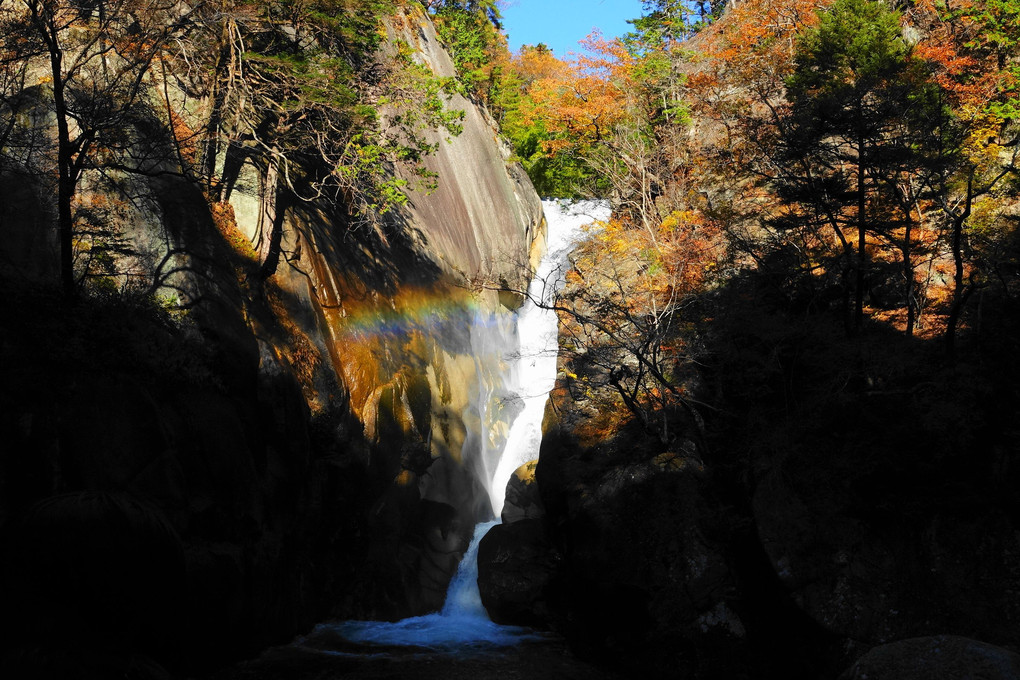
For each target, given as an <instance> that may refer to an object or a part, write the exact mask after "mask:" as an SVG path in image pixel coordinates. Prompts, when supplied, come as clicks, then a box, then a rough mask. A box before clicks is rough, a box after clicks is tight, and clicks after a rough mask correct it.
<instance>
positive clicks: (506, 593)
mask: <svg viewBox="0 0 1020 680" xmlns="http://www.w3.org/2000/svg"><path fill="white" fill-rule="evenodd" d="M560 561H561V558H560V555H559V553H558V552H557V551H556V549H555V548H554V547H553V545H552V543H551V542H550V540H549V537H548V535H547V534H546V531H545V526H544V525H543V523H542V520H538V519H521V520H518V521H516V522H514V523H513V524H497V525H496V526H494V527H492V528H491V529H489V532H488V533H487V534H485V537H484V538H483V539H482V542H481V543H480V544H479V546H478V591H479V593H480V595H481V597H482V604H483V605H485V609H486V610H487V611H488V612H489V618H491V619H492V620H493V621H495V622H496V623H502V624H511V625H519V626H533V627H537V628H544V627H546V626H548V625H549V622H550V620H552V618H553V612H552V609H551V607H550V600H551V599H554V598H555V597H556V596H557V593H556V591H557V585H556V578H557V570H558V569H559V566H560Z"/></svg>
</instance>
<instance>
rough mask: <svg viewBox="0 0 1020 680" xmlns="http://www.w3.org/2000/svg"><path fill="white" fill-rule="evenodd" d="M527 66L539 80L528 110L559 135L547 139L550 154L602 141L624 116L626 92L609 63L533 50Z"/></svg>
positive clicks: (532, 86)
mask: <svg viewBox="0 0 1020 680" xmlns="http://www.w3.org/2000/svg"><path fill="white" fill-rule="evenodd" d="M523 60H524V55H522V61H523ZM526 66H527V67H529V68H530V69H531V72H530V75H532V76H533V77H534V80H533V81H532V82H531V84H530V86H529V88H528V94H529V95H530V97H529V101H528V102H527V103H526V104H525V105H524V106H522V110H523V113H524V116H525V118H526V119H527V120H529V122H533V121H535V120H541V121H542V122H544V124H545V127H546V129H547V131H548V132H549V133H551V134H552V135H554V136H556V137H558V138H557V139H553V140H550V141H549V142H547V143H546V145H547V149H546V150H547V152H552V151H558V150H561V149H563V148H566V147H572V146H583V145H585V144H590V143H593V142H598V141H601V140H603V139H605V137H606V136H607V135H608V134H609V132H610V131H611V130H612V129H613V128H614V127H615V126H616V125H618V124H619V123H620V122H621V121H622V120H623V118H624V115H625V113H626V105H625V104H626V102H625V95H624V91H623V89H622V88H621V87H620V86H619V85H618V84H617V83H615V82H614V81H613V79H612V78H611V71H610V69H609V62H608V61H604V60H601V59H594V58H589V57H582V58H579V59H578V60H577V61H574V62H563V61H559V60H555V58H554V57H552V55H551V54H546V55H535V54H529V55H528V61H527V63H526Z"/></svg>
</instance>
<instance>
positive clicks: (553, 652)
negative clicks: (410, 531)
mask: <svg viewBox="0 0 1020 680" xmlns="http://www.w3.org/2000/svg"><path fill="white" fill-rule="evenodd" d="M544 207H545V212H546V216H547V219H548V225H549V233H548V241H547V251H546V254H545V256H544V257H543V259H542V262H541V263H540V264H539V266H538V269H537V271H536V272H535V279H534V281H533V282H532V283H531V286H530V287H529V290H528V296H527V298H528V299H526V300H525V302H524V304H523V305H522V307H521V308H520V309H519V310H518V311H517V312H516V314H515V317H516V319H515V324H513V328H511V329H510V331H511V332H509V333H508V332H507V331H506V330H505V326H503V325H501V324H485V323H479V324H477V328H478V329H479V332H478V334H477V336H475V334H474V332H473V336H472V347H473V348H476V349H478V350H479V351H492V350H493V349H494V348H495V349H496V350H498V351H499V352H502V353H503V355H504V359H505V361H504V363H505V364H506V365H507V370H506V376H505V379H504V381H503V382H502V383H500V384H498V385H491V384H490V385H486V386H483V385H480V386H479V398H478V400H477V402H476V404H475V405H474V406H473V408H474V409H475V411H474V413H475V416H476V418H475V419H476V420H477V421H479V422H487V418H485V417H484V416H485V415H486V409H487V408H489V405H490V404H492V403H495V402H498V401H499V400H500V399H510V400H512V401H516V402H517V403H518V404H519V406H520V409H519V411H518V413H517V415H516V416H515V417H514V419H513V421H512V423H511V424H510V428H509V432H508V433H507V436H506V438H505V440H503V441H501V442H498V443H496V442H494V440H493V439H492V438H490V437H486V436H482V434H483V433H476V436H475V437H474V438H469V440H468V441H467V442H465V450H464V451H463V455H464V456H465V458H471V457H473V458H475V459H477V461H478V463H479V464H478V468H479V469H480V471H481V475H482V479H481V481H482V482H483V485H484V487H485V488H486V490H487V491H488V493H489V496H490V501H491V505H492V509H493V514H494V515H495V516H497V517H498V516H499V514H500V511H501V510H502V508H503V501H504V491H505V488H506V483H507V481H508V480H509V478H510V475H512V474H513V472H514V471H515V470H516V469H517V468H518V466H520V465H521V464H523V463H525V462H527V461H530V460H533V459H535V458H537V457H538V450H539V446H540V444H541V438H542V433H541V423H542V416H543V413H544V410H545V402H546V400H547V398H548V393H549V390H551V389H552V387H553V385H554V384H555V380H556V355H557V352H558V341H557V331H558V328H557V318H556V313H555V312H554V311H553V310H551V309H548V307H549V306H550V305H551V304H552V303H553V302H554V300H555V296H556V294H557V292H558V291H559V290H560V288H561V287H562V286H563V283H564V279H565V277H566V269H567V267H568V266H569V263H568V256H569V253H570V251H571V249H572V248H573V246H574V244H575V243H576V242H577V240H578V239H579V238H580V237H581V236H582V234H583V233H584V232H583V229H584V226H585V225H586V224H589V223H591V222H592V221H593V220H605V219H608V217H609V207H608V205H607V204H605V203H602V202H580V203H575V204H573V205H570V204H564V203H560V202H554V201H545V202H544ZM536 302H537V303H538V304H536ZM490 328H498V329H499V330H498V332H496V331H492V330H490ZM469 449H471V450H469ZM498 523H499V521H498V520H494V521H491V522H486V523H482V524H479V525H478V526H476V527H475V531H474V536H473V538H472V540H471V544H470V546H469V547H468V549H467V551H466V552H465V553H464V556H463V558H462V559H461V562H460V566H459V567H458V569H457V573H456V574H455V575H454V577H453V579H452V580H451V582H450V586H449V589H448V590H447V595H446V603H445V604H444V606H443V609H442V610H441V611H439V612H435V613H432V614H427V615H424V616H416V617H412V618H408V619H402V620H400V621H396V622H387V621H333V622H327V623H322V624H319V625H318V626H316V627H315V629H314V630H312V632H310V633H309V634H308V635H306V636H304V637H301V638H299V639H297V640H295V641H294V642H293V643H291V644H289V645H287V646H283V647H275V648H273V649H270V650H268V651H266V652H265V653H263V654H262V656H260V657H259V658H258V659H255V660H253V661H248V662H245V663H242V664H239V665H237V666H234V667H231V668H229V669H227V670H225V671H223V672H222V673H219V674H217V675H215V676H213V677H214V680H249V679H250V680H263V679H265V680H270V679H272V680H312V679H313V678H314V679H315V680H332V679H333V678H413V679H420V678H424V679H431V678H435V679H437V680H438V679H443V680H458V679H460V678H463V679H464V680H486V679H488V678H493V679H495V678H499V679H500V680H515V679H518V678H519V679H521V680H524V679H528V680H544V679H546V678H548V679H550V680H552V679H554V678H555V679H566V680H573V679H575V678H576V679H577V680H612V679H614V678H618V677H620V676H618V675H615V674H613V673H611V672H609V671H607V670H605V669H601V668H598V667H595V666H591V665H589V664H587V663H585V662H582V661H580V660H578V659H577V658H575V657H574V656H573V654H571V653H570V651H569V650H568V648H567V645H566V643H565V642H564V640H563V639H562V638H559V637H557V636H555V635H552V634H550V633H543V632H539V631H535V630H532V629H529V628H520V627H516V626H502V625H498V624H495V623H493V622H492V621H490V620H489V617H488V614H487V613H486V611H485V608H484V607H483V606H482V602H481V598H480V596H479V594H478V544H479V542H480V541H481V539H482V537H483V536H484V535H485V532H486V531H488V530H489V529H490V528H492V527H493V526H495V525H496V524H498Z"/></svg>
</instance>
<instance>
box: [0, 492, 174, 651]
mask: <svg viewBox="0 0 1020 680" xmlns="http://www.w3.org/2000/svg"><path fill="white" fill-rule="evenodd" d="M2 554H3V560H2V562H3V564H2V568H3V581H4V584H5V587H6V589H7V595H6V596H5V597H4V606H3V607H2V608H0V631H2V632H3V635H4V641H5V642H6V643H8V644H10V643H11V641H12V640H24V641H25V643H26V644H25V648H26V649H29V648H32V647H36V646H43V647H47V648H51V649H64V650H69V651H68V653H69V654H71V655H72V656H73V655H76V654H78V653H79V651H80V650H87V653H88V654H90V655H93V656H96V657H100V656H102V655H103V654H107V655H109V654H113V655H114V656H116V655H118V654H119V653H121V652H130V651H131V650H141V651H142V652H144V653H145V654H148V655H150V656H152V657H154V658H160V659H164V660H173V659H174V658H175V657H178V656H179V654H180V641H181V633H182V623H183V618H182V615H183V613H184V610H183V607H182V604H183V603H182V595H183V593H184V592H185V569H184V556H183V553H182V549H181V543H180V539H179V538H178V536H177V533H176V532H175V531H174V529H173V528H172V527H171V525H170V523H169V522H168V521H167V519H166V518H165V517H164V516H163V513H162V512H161V511H160V510H159V509H157V508H156V507H154V506H152V505H149V504H147V503H143V502H140V501H138V500H137V499H135V498H132V497H130V496H128V495H126V494H120V493H103V492H95V491H93V492H79V493H70V494H64V495H60V496H54V497H52V498H47V499H45V500H43V501H40V502H39V503H37V504H36V505H35V506H33V507H32V508H31V509H30V510H29V511H28V512H27V514H26V515H25V516H24V518H23V519H22V521H21V522H19V524H18V526H16V527H15V528H14V529H13V531H12V532H11V534H10V535H9V536H8V537H7V540H5V541H4V544H3V546H2ZM74 650H79V651H74Z"/></svg>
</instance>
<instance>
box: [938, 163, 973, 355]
mask: <svg viewBox="0 0 1020 680" xmlns="http://www.w3.org/2000/svg"><path fill="white" fill-rule="evenodd" d="M973 198H974V171H973V169H972V170H971V172H970V175H969V176H968V177H967V200H966V202H965V203H964V207H963V212H962V213H960V214H959V215H953V240H952V250H953V302H952V304H951V305H950V306H949V316H948V318H947V319H946V338H945V341H946V354H947V355H948V356H949V358H950V359H951V360H952V359H955V358H956V327H957V325H958V324H959V323H960V315H961V314H962V313H963V306H964V305H965V304H966V302H967V298H969V297H970V294H971V292H972V290H969V289H967V287H966V284H965V283H964V281H963V275H964V271H963V269H964V267H963V225H964V223H965V222H966V221H967V218H968V217H970V207H971V202H972V200H973Z"/></svg>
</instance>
